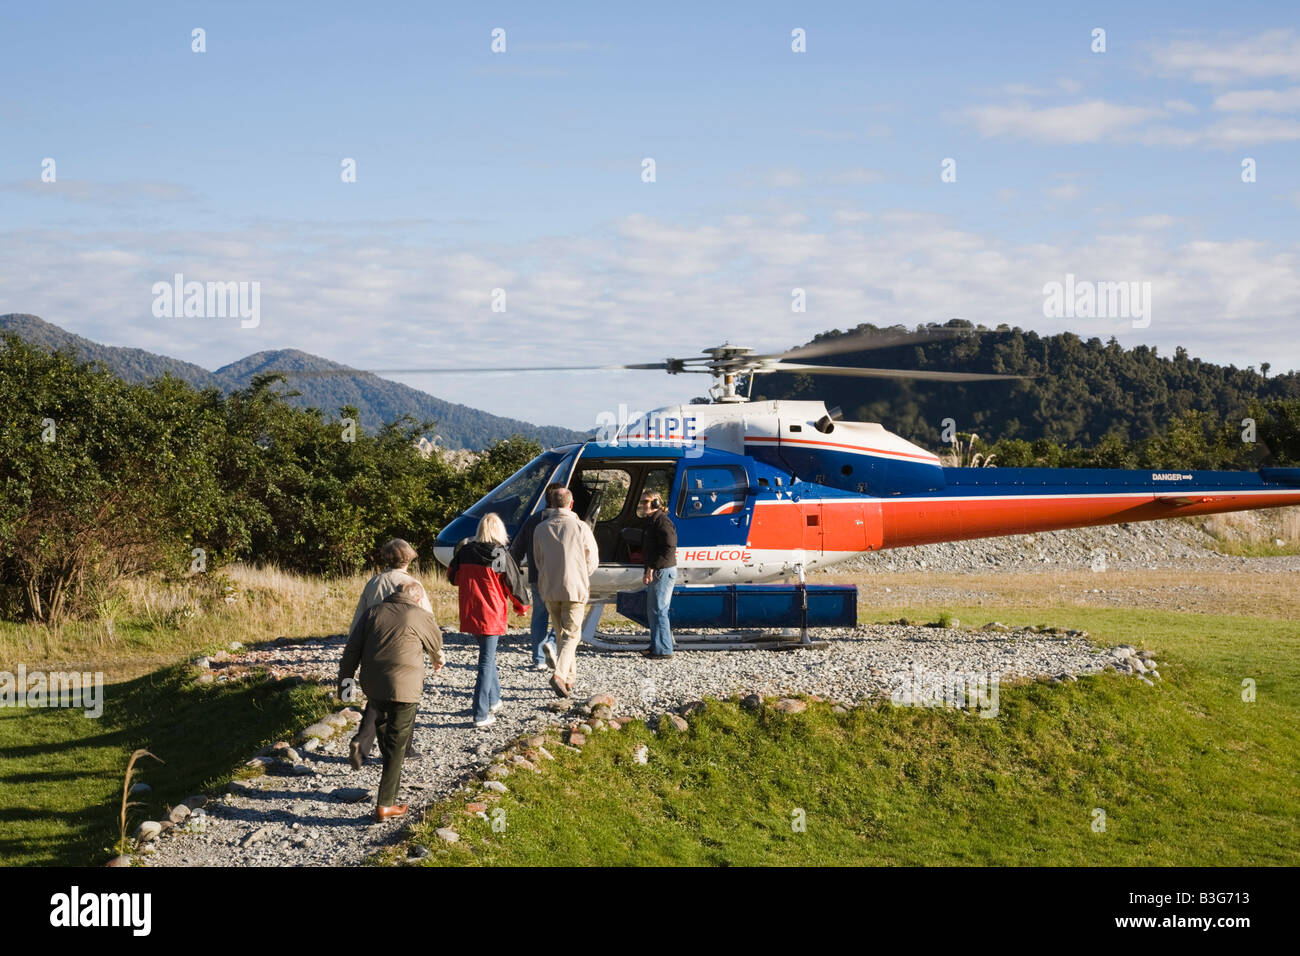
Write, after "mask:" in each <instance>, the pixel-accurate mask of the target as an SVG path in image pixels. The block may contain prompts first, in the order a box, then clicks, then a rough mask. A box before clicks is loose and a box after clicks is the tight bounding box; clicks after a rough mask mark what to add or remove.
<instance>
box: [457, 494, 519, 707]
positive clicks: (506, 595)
mask: <svg viewBox="0 0 1300 956" xmlns="http://www.w3.org/2000/svg"><path fill="white" fill-rule="evenodd" d="M507 544H508V540H507V538H506V527H505V525H504V524H503V523H502V521H501V516H500V515H497V514H495V513H492V512H489V513H488V514H485V515H484V516H483V520H481V521H480V522H479V523H478V532H477V533H476V534H475V535H474V537H473V538H471V539H469V540H468V541H463V542H461V543H460V544H459V545H457V547H456V553H455V555H454V556H453V557H452V559H451V564H449V565H448V566H447V579H448V580H449V581H451V583H452V584H454V585H456V587H457V588H458V589H459V591H460V595H459V596H460V629H461V632H462V633H464V634H470V635H472V636H473V638H474V640H475V642H476V643H477V644H478V677H477V678H476V679H475V681H474V711H473V715H474V726H475V727H488V726H490V725H491V724H493V723H495V722H496V719H497V718H496V712H497V711H498V710H500V709H501V678H500V676H499V675H498V673H497V638H498V637H500V636H501V635H503V634H505V632H506V616H507V614H508V608H507V605H506V601H507V600H509V602H510V603H511V604H513V605H514V607H515V611H516V612H518V613H519V614H526V613H528V610H529V608H528V606H527V605H525V604H523V603H522V602H521V601H520V599H519V597H518V595H521V594H527V593H528V582H527V580H526V579H525V578H524V575H523V572H521V571H520V570H519V565H518V564H516V563H515V559H514V558H512V557H511V556H510V552H509V551H508V550H506V545H507Z"/></svg>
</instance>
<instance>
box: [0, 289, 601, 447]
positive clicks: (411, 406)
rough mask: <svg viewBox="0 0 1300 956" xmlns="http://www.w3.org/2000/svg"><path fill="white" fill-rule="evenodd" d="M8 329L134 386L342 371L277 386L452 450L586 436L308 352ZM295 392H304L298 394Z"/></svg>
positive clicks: (37, 322)
mask: <svg viewBox="0 0 1300 956" xmlns="http://www.w3.org/2000/svg"><path fill="white" fill-rule="evenodd" d="M5 332H11V333H13V334H15V335H17V336H18V337H19V338H21V339H23V340H24V341H26V342H28V343H29V344H32V345H36V346H39V347H41V348H44V349H47V350H49V351H56V350H60V349H62V350H64V351H69V352H71V353H73V354H75V355H76V356H77V358H78V360H79V361H83V362H99V363H100V364H102V365H104V366H105V367H106V368H108V369H109V370H110V371H112V372H113V373H114V374H115V375H117V376H118V377H120V378H122V379H124V380H126V381H129V382H148V381H152V380H153V379H156V378H160V377H162V376H163V375H171V376H173V377H174V378H178V379H181V380H182V381H185V382H188V383H189V384H191V385H193V386H195V387H196V388H216V389H219V390H220V391H221V392H223V393H226V394H229V393H230V392H232V391H235V390H237V389H241V388H247V387H248V385H249V384H250V383H251V382H252V380H253V378H254V377H255V376H256V375H259V374H264V373H266V372H270V371H284V372H290V373H292V372H295V371H302V372H308V371H310V372H331V373H338V374H330V375H320V376H295V375H292V374H290V375H289V376H288V377H287V379H286V381H285V382H282V383H280V384H279V385H278V386H277V388H278V389H279V390H280V391H281V392H283V393H284V394H285V396H286V398H287V400H288V401H289V402H291V403H292V404H294V405H297V406H299V407H302V408H315V409H319V410H320V411H321V412H323V413H325V414H327V415H337V414H338V413H339V409H340V408H341V407H343V406H344V405H351V406H354V407H355V408H356V409H357V411H358V413H359V416H360V419H359V424H360V425H361V426H362V427H363V428H371V429H373V428H376V427H378V426H379V425H381V424H384V423H387V422H390V421H393V420H395V419H397V418H398V417H400V416H401V415H403V414H409V415H411V416H413V417H414V418H416V419H417V420H423V419H433V420H434V421H435V422H436V423H437V424H436V433H437V435H438V437H439V438H440V439H441V441H440V444H441V445H442V446H443V447H445V448H451V449H456V448H469V449H473V450H480V449H482V448H485V447H487V446H488V445H490V444H492V443H493V442H495V441H499V440H501V439H504V438H509V437H511V436H512V435H516V434H518V435H523V436H524V437H525V438H530V439H533V440H534V441H537V442H539V443H540V444H541V445H542V446H543V447H551V446H554V445H561V444H565V443H567V442H572V441H580V440H582V438H583V437H585V436H583V435H582V433H580V432H577V431H574V430H572V429H569V428H563V427H561V426H557V425H536V424H533V423H532V422H524V421H520V420H518V419H513V418H505V417H503V416H500V415H493V414H491V413H490V412H485V411H483V410H481V409H477V408H473V407H471V406H469V405H463V404H460V403H458V402H450V401H447V400H446V399H442V398H438V397H436V396H434V395H430V394H428V393H427V392H422V391H420V390H419V389H415V388H411V387H410V386H409V385H402V384H400V383H398V382H391V381H389V380H388V379H384V378H380V377H379V376H377V375H373V374H371V373H369V372H362V371H359V370H357V369H353V368H350V367H349V366H346V365H343V364H341V363H338V362H334V361H331V360H330V359H326V358H322V357H321V356H319V355H313V354H312V353H310V352H304V351H302V350H301V349H268V350H264V351H261V352H254V353H252V354H251V355H246V356H244V357H243V358H241V359H237V360H235V361H234V362H230V363H228V364H226V365H223V366H221V367H220V368H218V369H216V370H215V371H209V370H208V369H205V368H203V367H202V366H199V365H195V364H194V363H192V362H186V361H183V360H181V359H175V358H172V357H171V356H168V355H162V354H160V353H158V352H150V351H148V350H146V349H139V348H129V347H124V346H116V345H103V344H101V343H99V342H95V341H93V340H92V339H88V338H85V337H84V336H81V335H77V334H76V333H74V332H69V331H67V330H66V329H63V328H61V327H60V326H57V325H55V324H54V323H52V322H47V321H45V320H44V319H42V318H40V317H39V316H36V315H31V314H28V313H21V312H11V313H7V314H4V315H0V334H2V333H5ZM294 392H297V393H298V394H296V395H294V394H292V393H294Z"/></svg>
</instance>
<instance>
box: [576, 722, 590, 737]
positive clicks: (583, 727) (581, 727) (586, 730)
mask: <svg viewBox="0 0 1300 956" xmlns="http://www.w3.org/2000/svg"><path fill="white" fill-rule="evenodd" d="M578 733H580V734H582V735H583V736H584V737H586V736H588V735H590V734H591V724H585V723H584V724H578Z"/></svg>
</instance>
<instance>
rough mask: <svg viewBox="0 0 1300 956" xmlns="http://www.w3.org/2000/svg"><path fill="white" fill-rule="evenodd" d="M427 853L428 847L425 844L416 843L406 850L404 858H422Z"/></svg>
mask: <svg viewBox="0 0 1300 956" xmlns="http://www.w3.org/2000/svg"><path fill="white" fill-rule="evenodd" d="M428 855H429V848H428V847H427V846H422V845H421V844H419V843H417V844H416V845H415V846H413V847H411V849H410V850H409V851H408V852H407V854H406V858H407V859H408V860H423V859H424V858H425V857H427V856H428Z"/></svg>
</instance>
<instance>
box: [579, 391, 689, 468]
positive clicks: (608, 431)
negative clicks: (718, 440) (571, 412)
mask: <svg viewBox="0 0 1300 956" xmlns="http://www.w3.org/2000/svg"><path fill="white" fill-rule="evenodd" d="M596 429H597V431H596V440H597V441H598V442H599V443H600V444H603V445H613V446H615V447H617V446H619V445H620V444H621V445H625V446H627V447H629V448H636V447H639V446H643V445H652V444H655V443H656V442H666V441H672V442H678V441H680V442H682V444H683V445H685V446H686V447H687V456H688V457H698V456H699V454H700V452H701V451H702V449H703V442H702V441H700V440H699V423H698V421H697V420H696V418H695V416H694V415H680V416H678V415H659V414H656V413H654V412H645V413H643V412H635V413H632V414H630V415H629V413H628V409H627V406H626V405H622V404H620V405H619V406H618V414H617V415H615V414H614V413H612V412H601V413H600V414H599V415H597V416H596Z"/></svg>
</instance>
